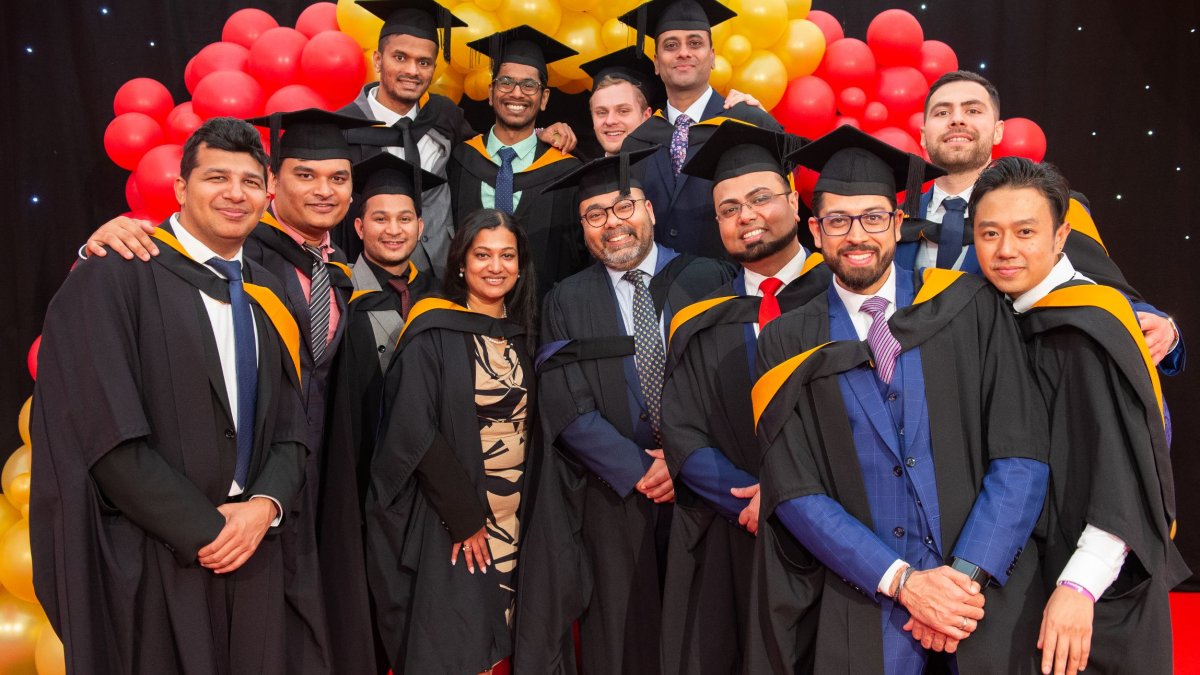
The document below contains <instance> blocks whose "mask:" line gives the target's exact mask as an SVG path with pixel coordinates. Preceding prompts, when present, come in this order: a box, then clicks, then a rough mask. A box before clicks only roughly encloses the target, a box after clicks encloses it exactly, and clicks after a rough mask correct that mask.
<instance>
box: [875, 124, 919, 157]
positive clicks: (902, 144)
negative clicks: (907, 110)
mask: <svg viewBox="0 0 1200 675" xmlns="http://www.w3.org/2000/svg"><path fill="white" fill-rule="evenodd" d="M871 135H872V136H874V137H875V138H878V139H879V140H881V141H883V142H884V143H887V144H888V145H890V146H892V147H894V148H899V149H901V150H903V151H905V152H911V153H912V154H914V155H920V154H921V145H920V144H919V143H917V142H916V141H915V140H913V137H912V136H910V135H908V132H906V131H904V130H903V129H899V128H896V127H884V128H882V129H876V130H875V131H872V132H871Z"/></svg>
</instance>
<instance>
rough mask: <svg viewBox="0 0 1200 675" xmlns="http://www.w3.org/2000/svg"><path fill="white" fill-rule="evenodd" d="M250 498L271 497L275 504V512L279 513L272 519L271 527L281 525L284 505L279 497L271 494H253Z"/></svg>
mask: <svg viewBox="0 0 1200 675" xmlns="http://www.w3.org/2000/svg"><path fill="white" fill-rule="evenodd" d="M250 499H270V500H271V502H272V503H274V504H275V512H276V513H278V514H279V515H278V516H275V520H272V521H271V527H279V524H280V523H282V522H283V505H282V504H280V503H279V500H278V499H275V498H274V497H272V496H271V495H251V497H250ZM247 501H249V500H247Z"/></svg>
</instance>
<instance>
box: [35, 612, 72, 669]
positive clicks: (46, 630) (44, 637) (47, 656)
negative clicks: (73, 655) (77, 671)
mask: <svg viewBox="0 0 1200 675" xmlns="http://www.w3.org/2000/svg"><path fill="white" fill-rule="evenodd" d="M33 663H34V665H36V666H37V675H67V659H66V656H65V655H64V654H63V643H62V640H60V639H58V634H57V633H55V632H54V628H53V627H52V626H51V625H50V622H49V621H44V622H42V632H41V633H40V634H39V635H38V639H37V644H36V645H35V646H34V648H33Z"/></svg>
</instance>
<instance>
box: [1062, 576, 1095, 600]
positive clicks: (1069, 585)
mask: <svg viewBox="0 0 1200 675" xmlns="http://www.w3.org/2000/svg"><path fill="white" fill-rule="evenodd" d="M1058 585H1059V586H1066V587H1067V588H1069V589H1071V590H1073V591H1078V592H1079V593H1080V594H1081V595H1083V596H1086V597H1087V599H1088V600H1091V601H1092V602H1096V596H1094V595H1092V592H1091V591H1089V590H1088V589H1086V588H1084V587H1083V586H1080V585H1079V584H1077V583H1075V582H1074V581H1067V580H1066V579H1064V580H1062V581H1060V582H1058Z"/></svg>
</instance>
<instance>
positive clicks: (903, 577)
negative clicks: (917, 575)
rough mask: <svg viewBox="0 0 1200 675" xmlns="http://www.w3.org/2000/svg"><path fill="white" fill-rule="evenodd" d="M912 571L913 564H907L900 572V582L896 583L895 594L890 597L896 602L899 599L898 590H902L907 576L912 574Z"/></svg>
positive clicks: (906, 581)
mask: <svg viewBox="0 0 1200 675" xmlns="http://www.w3.org/2000/svg"><path fill="white" fill-rule="evenodd" d="M914 571H916V570H915V569H914V568H913V566H912V565H909V566H908V567H905V568H904V571H903V572H901V573H900V583H899V584H896V594H895V595H893V596H892V599H893V600H895V601H896V602H899V601H900V591H902V590H904V584H907V583H908V578H909V577H911V576H912V573H913V572H914Z"/></svg>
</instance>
